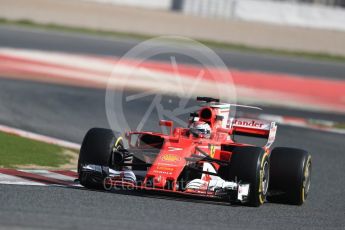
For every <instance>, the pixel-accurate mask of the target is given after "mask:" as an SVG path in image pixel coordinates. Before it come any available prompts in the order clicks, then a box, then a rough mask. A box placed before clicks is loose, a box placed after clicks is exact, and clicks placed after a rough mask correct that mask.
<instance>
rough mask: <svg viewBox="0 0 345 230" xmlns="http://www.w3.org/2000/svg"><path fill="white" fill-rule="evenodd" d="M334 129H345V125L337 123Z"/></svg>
mask: <svg viewBox="0 0 345 230" xmlns="http://www.w3.org/2000/svg"><path fill="white" fill-rule="evenodd" d="M334 128H337V129H345V123H336V124H335V125H334Z"/></svg>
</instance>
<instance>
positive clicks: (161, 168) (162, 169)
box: [157, 166, 174, 172]
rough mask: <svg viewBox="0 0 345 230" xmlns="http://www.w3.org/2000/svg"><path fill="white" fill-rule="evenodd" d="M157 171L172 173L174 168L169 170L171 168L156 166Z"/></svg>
mask: <svg viewBox="0 0 345 230" xmlns="http://www.w3.org/2000/svg"><path fill="white" fill-rule="evenodd" d="M157 170H160V171H168V172H172V171H174V168H171V167H164V166H158V167H157Z"/></svg>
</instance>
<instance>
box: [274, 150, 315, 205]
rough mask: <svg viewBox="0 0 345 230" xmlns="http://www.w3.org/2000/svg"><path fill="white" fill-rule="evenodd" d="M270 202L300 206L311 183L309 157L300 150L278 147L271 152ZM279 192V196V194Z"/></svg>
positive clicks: (310, 162)
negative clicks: (271, 194)
mask: <svg viewBox="0 0 345 230" xmlns="http://www.w3.org/2000/svg"><path fill="white" fill-rule="evenodd" d="M270 158H271V184H270V191H273V194H274V193H275V192H278V195H276V196H274V195H273V196H272V197H270V201H273V202H279V203H288V204H294V205H302V204H303V203H304V202H305V201H306V199H307V196H308V193H309V190H310V183H311V170H312V161H311V155H310V154H309V153H308V152H306V151H305V150H302V149H295V148H285V147H278V148H275V149H273V150H272V152H271V157H270ZM279 192H281V194H279Z"/></svg>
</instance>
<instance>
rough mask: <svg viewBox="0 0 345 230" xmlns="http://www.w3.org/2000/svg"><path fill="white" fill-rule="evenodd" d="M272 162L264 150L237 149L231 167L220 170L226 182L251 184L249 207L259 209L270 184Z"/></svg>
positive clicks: (257, 148)
mask: <svg viewBox="0 0 345 230" xmlns="http://www.w3.org/2000/svg"><path fill="white" fill-rule="evenodd" d="M269 167H270V162H269V159H268V154H267V153H265V151H264V150H263V149H262V148H259V147H254V146H241V147H236V148H235V149H234V151H233V153H232V156H231V159H230V165H229V166H228V167H225V168H221V169H220V172H219V173H220V175H221V177H223V179H225V180H230V181H236V180H237V182H240V183H243V184H245V183H248V184H250V192H249V197H248V205H249V206H253V207H258V206H260V205H262V204H263V203H264V202H265V199H266V194H267V190H268V184H269V179H270V175H269Z"/></svg>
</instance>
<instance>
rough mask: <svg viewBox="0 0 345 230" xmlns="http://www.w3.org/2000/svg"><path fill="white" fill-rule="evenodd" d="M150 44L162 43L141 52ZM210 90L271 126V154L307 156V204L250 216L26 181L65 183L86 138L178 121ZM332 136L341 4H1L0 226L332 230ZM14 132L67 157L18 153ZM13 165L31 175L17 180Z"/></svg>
mask: <svg viewBox="0 0 345 230" xmlns="http://www.w3.org/2000/svg"><path fill="white" fill-rule="evenodd" d="M159 36H174V37H173V38H171V37H170V39H168V41H163V40H151V42H149V43H145V41H147V40H148V39H152V38H157V37H159ZM180 37H184V38H188V39H191V40H192V41H195V42H191V41H190V40H189V41H186V40H183V39H182V40H181V38H180ZM142 42H144V43H142ZM139 44H142V45H141V46H140V52H133V49H134V50H136V51H138V49H136V47H138V45H139ZM195 44H197V45H196V46H195ZM205 47H206V48H205ZM128 52H129V53H128ZM119 60H121V61H120V62H119ZM201 60H204V61H201ZM205 60H207V61H205ZM119 64H121V65H120V66H119ZM116 66H117V67H118V68H117V69H116V70H117V71H114V67H116ZM133 70H134V71H133ZM128 73H131V74H128ZM128 75H130V76H129V77H130V78H127V80H128V81H125V80H124V79H126V78H125V77H128ZM221 76H222V77H223V76H227V77H228V78H226V81H222V78H221ZM110 77H111V78H112V79H114V82H113V85H112V87H110V91H111V92H114V94H113V96H114V97H113V98H111V99H112V100H110V101H109V100H107V90H106V88H107V83H108V80H109V78H110ZM217 77H219V78H217ZM200 79H201V80H200ZM124 83H127V84H126V85H125V86H126V87H122V86H123V84H124ZM195 83H199V86H198V87H195ZM217 84H220V85H223V86H224V85H226V86H231V87H232V88H231V90H219V87H215V86H216V85H217ZM179 87H180V88H179ZM181 87H182V88H183V89H184V93H182V95H181V93H176V92H177V91H178V89H181ZM195 88H197V90H195V91H193V90H192V89H195ZM219 91H221V93H223V94H229V95H234V94H235V97H234V100H235V101H233V102H234V103H242V104H247V105H254V106H260V107H262V108H263V109H264V110H263V111H254V112H253V111H246V113H248V114H246V115H248V116H250V117H251V118H253V119H254V118H256V119H265V120H271V121H276V122H277V123H278V125H279V126H278V133H277V139H276V143H275V146H289V147H297V148H302V149H306V150H308V151H310V152H311V153H312V158H313V164H314V165H315V171H313V182H312V191H311V195H310V198H308V202H307V204H306V205H305V206H303V207H301V208H295V207H290V206H288V207H286V206H282V205H280V204H268V205H267V206H266V205H265V207H264V209H261V210H260V211H259V210H258V211H256V212H253V209H250V211H249V212H248V208H247V207H241V208H239V207H228V206H226V205H213V204H210V203H207V204H203V203H201V202H196V201H191V200H189V201H188V200H185V199H183V201H184V202H176V200H175V199H178V198H159V199H150V198H148V197H144V196H142V195H136V196H129V195H123V194H122V195H121V194H110V196H108V195H109V194H104V193H100V192H97V191H86V190H82V189H79V188H77V189H70V187H68V186H66V183H67V182H66V181H63V183H62V186H60V187H42V186H41V187H39V186H36V185H37V183H40V184H39V185H46V184H56V183H57V180H56V178H58V179H59V180H60V183H61V180H65V179H66V175H67V179H69V181H68V183H67V185H69V186H70V185H71V184H72V185H74V184H73V183H74V179H75V177H76V173H75V165H76V159H77V157H78V150H79V146H80V143H81V142H82V140H83V137H84V135H85V133H86V132H87V130H89V129H90V128H92V127H104V128H112V124H115V123H121V124H122V122H119V120H117V119H116V118H115V119H113V118H111V115H114V114H115V115H116V116H117V115H119V116H120V117H121V119H120V121H123V120H126V122H128V123H130V124H129V126H130V128H131V129H136V128H138V127H140V128H143V129H145V130H157V128H159V127H158V119H170V120H173V121H174V122H175V124H177V125H178V124H183V122H182V121H186V119H187V117H188V115H189V112H191V111H190V109H191V108H193V106H194V105H195V103H194V98H195V96H196V95H200V94H201V95H202V96H204V95H208V96H215V97H216V96H217V95H215V94H217V93H219ZM108 92H109V91H108ZM157 92H158V93H157ZM191 92H192V93H191ZM193 92H194V93H193ZM157 94H159V97H156V95H157ZM109 103H112V105H113V106H110V107H111V108H112V111H111V112H109V111H108V109H109ZM181 111H182V112H181ZM183 112H184V113H183ZM109 114H110V115H109ZM109 116H110V118H109ZM119 116H117V117H119ZM143 123H145V124H143ZM344 133H345V0H285V1H284V0H0V193H1V196H0V203H1V204H2V207H3V208H2V209H1V210H0V225H3V226H4V228H5V229H8V228H7V227H8V226H9V227H14V228H16V227H18V228H24V227H30V228H34V229H37V228H43V229H46V228H72V227H73V228H77V229H79V228H80V229H81V228H84V227H85V226H88V227H90V228H100V227H101V228H102V227H104V228H109V229H110V228H112V229H114V228H116V229H155V228H157V229H179V228H180V229H186V228H188V229H198V230H199V229H213V228H214V229H219V228H228V227H229V226H233V227H234V228H236V229H270V228H271V229H300V228H306V229H315V227H316V226H315V225H316V224H317V225H318V226H320V227H319V228H320V229H327V228H330V229H344V226H345V224H344V218H343V216H344V205H343V204H344V203H345V202H344V196H343V195H342V194H341V192H342V191H344V189H345V188H344V186H345V184H344V183H340V182H341V181H343V171H344V170H343V169H344V148H345V146H344ZM13 134H16V135H19V136H22V137H25V138H27V137H29V138H31V139H32V138H33V139H36V140H40V141H42V140H43V141H44V142H48V143H49V145H50V144H51V143H55V144H56V143H58V144H59V145H61V146H64V148H67V149H70V148H72V149H74V153H72V155H73V154H74V157H72V158H69V157H66V155H64V154H56V153H57V152H59V151H60V152H61V151H62V150H61V149H60V147H61V146H60V147H59V148H55V147H54V148H49V147H47V146H44V148H43V147H42V145H39V147H37V146H36V144H37V143H35V145H34V147H30V148H29V147H28V145H27V142H26V141H23V140H21V141H22V142H23V143H25V145H19V144H18V143H21V142H19V141H18V140H17V139H15V140H13V139H12V138H13V136H12V135H13ZM38 134H39V135H38ZM41 135H44V136H43V137H42V136H41ZM56 139H58V140H56ZM25 140H26V139H25ZM66 141H67V143H66ZM21 144H22V143H21ZM8 146H10V147H11V148H10V149H9V148H5V147H8ZM19 146H22V147H21V148H20V149H18V148H19ZM50 147H51V146H50ZM47 149H49V151H51V152H49V154H47V152H48V150H47ZM10 150H11V151H10ZM38 152H39V153H40V154H41V155H37V153H38ZM54 154H55V155H54ZM41 159H43V160H41ZM52 159H54V161H52ZM55 159H56V160H55ZM61 159H62V160H61ZM69 159H74V162H73V161H71V160H69ZM36 160H37V161H36ZM42 162H43V163H42ZM47 162H48V163H47ZM64 162H65V163H66V162H69V165H68V167H69V168H68V170H72V173H71V171H68V172H65V171H64V172H63V173H62V174H64V177H63V176H61V175H59V176H57V175H56V174H54V173H52V172H51V171H49V170H46V169H44V168H42V167H43V166H44V167H48V166H49V167H52V166H54V167H55V168H59V169H61V168H62V167H63V164H64ZM28 165H29V166H28ZM24 166H25V167H33V168H34V171H25V172H23V171H21V169H22V167H24ZM313 167H314V166H313ZM7 168H12V169H11V170H8V169H7ZM13 168H14V169H13ZM30 169H32V168H30ZM63 169H64V170H65V169H66V168H63ZM73 170H74V171H73ZM313 170H314V169H313ZM25 173H26V174H25ZM55 173H56V172H55ZM59 173H60V174H61V172H59ZM37 174H39V175H40V176H37ZM18 177H20V178H22V179H23V178H24V179H25V180H30V181H32V180H33V181H35V183H36V184H32V183H28V182H27V181H25V183H24V182H23V181H22V180H18ZM47 177H49V178H50V179H49V180H48V179H47ZM33 178H34V179H33ZM52 178H53V179H52ZM54 178H55V179H54ZM61 178H62V179H61ZM67 179H66V180H67ZM52 180H53V181H52ZM9 183H10V184H11V183H12V184H16V183H17V184H26V185H28V184H29V185H30V186H32V185H35V186H36V187H34V186H32V187H30V186H19V185H16V186H13V187H12V186H6V185H4V184H9ZM60 185H61V184H60ZM153 201H154V202H153ZM205 202H206V201H205ZM157 207H159V209H157ZM100 210H102V211H100ZM205 210H209V211H205ZM320 210H322V211H320ZM219 213H221V215H222V216H220V215H219ZM18 216H20V218H18ZM186 217H188V218H186ZM212 220H217V221H212ZM23 226H24V227H23ZM0 227H1V226H0Z"/></svg>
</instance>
